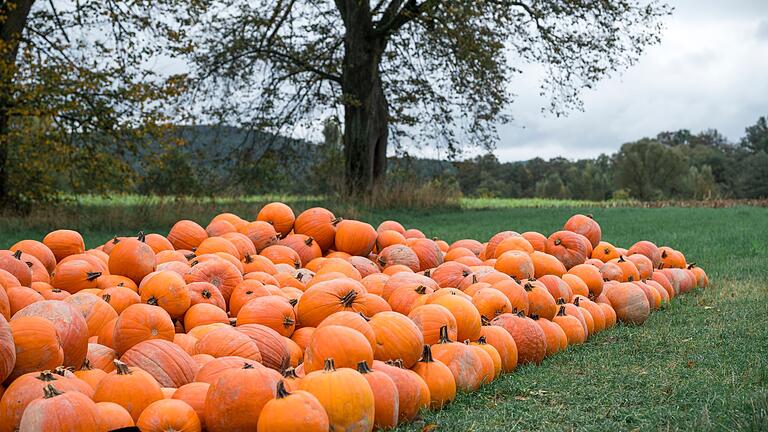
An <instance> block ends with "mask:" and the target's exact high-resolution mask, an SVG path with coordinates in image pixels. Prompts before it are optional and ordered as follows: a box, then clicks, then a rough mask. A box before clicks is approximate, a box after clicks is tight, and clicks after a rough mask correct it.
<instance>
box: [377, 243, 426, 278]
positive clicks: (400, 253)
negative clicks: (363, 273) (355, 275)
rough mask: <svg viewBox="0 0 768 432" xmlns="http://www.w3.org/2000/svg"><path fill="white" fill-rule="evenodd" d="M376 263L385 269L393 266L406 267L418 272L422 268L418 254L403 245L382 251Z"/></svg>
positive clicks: (396, 245) (388, 247) (389, 247)
mask: <svg viewBox="0 0 768 432" xmlns="http://www.w3.org/2000/svg"><path fill="white" fill-rule="evenodd" d="M376 262H377V263H378V264H379V265H380V266H381V267H382V268H385V269H386V268H387V267H390V266H393V265H404V266H406V267H408V268H410V269H411V270H413V271H414V272H416V271H419V269H420V268H421V267H420V264H419V257H418V255H416V252H414V251H413V249H411V248H409V247H408V246H405V245H402V244H395V245H391V246H387V247H385V248H384V249H382V250H381V251H380V252H379V254H378V257H377V258H376Z"/></svg>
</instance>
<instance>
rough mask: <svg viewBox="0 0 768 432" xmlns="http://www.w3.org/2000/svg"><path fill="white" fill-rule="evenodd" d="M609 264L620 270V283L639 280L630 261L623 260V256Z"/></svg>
mask: <svg viewBox="0 0 768 432" xmlns="http://www.w3.org/2000/svg"><path fill="white" fill-rule="evenodd" d="M610 262H611V263H614V264H616V265H617V266H618V267H619V268H620V269H621V275H622V276H621V279H620V282H634V281H639V280H640V272H639V271H638V269H637V267H636V266H635V264H634V263H633V262H632V261H628V260H625V259H624V255H622V256H620V257H618V258H616V259H614V260H611V261H610Z"/></svg>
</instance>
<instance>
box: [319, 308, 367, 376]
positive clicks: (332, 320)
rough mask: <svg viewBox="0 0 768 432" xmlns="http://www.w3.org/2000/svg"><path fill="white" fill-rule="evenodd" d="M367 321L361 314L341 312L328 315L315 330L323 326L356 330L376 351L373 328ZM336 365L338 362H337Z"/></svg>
mask: <svg viewBox="0 0 768 432" xmlns="http://www.w3.org/2000/svg"><path fill="white" fill-rule="evenodd" d="M368 321H369V319H368V318H366V317H365V316H364V315H363V314H362V313H354V312H349V311H341V312H336V313H335V314H333V315H330V316H329V317H328V318H326V319H324V320H323V321H322V322H321V323H320V325H318V326H317V328H323V327H325V326H329V325H337V326H342V327H349V328H351V329H353V330H357V331H358V332H360V334H362V335H363V336H365V338H366V339H367V340H368V343H370V345H371V349H374V350H375V349H376V333H375V332H374V331H373V328H372V327H371V325H370V324H369V323H368ZM337 364H339V363H338V360H337Z"/></svg>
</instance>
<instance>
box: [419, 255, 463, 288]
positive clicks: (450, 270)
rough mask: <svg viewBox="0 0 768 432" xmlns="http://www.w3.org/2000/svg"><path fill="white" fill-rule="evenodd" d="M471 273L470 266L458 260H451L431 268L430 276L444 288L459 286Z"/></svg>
mask: <svg viewBox="0 0 768 432" xmlns="http://www.w3.org/2000/svg"><path fill="white" fill-rule="evenodd" d="M471 274H472V270H471V269H470V268H469V266H467V265H464V264H462V263H460V262H457V261H450V262H446V263H442V264H440V265H439V266H437V268H435V269H433V270H431V271H430V272H429V277H430V278H432V279H433V280H434V281H435V282H437V285H438V286H440V287H442V288H458V287H459V285H460V284H461V282H462V281H463V280H464V278H466V277H467V276H469V275H471Z"/></svg>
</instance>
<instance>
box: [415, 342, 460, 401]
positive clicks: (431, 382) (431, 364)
mask: <svg viewBox="0 0 768 432" xmlns="http://www.w3.org/2000/svg"><path fill="white" fill-rule="evenodd" d="M413 371H414V372H416V373H417V374H418V375H419V376H420V377H421V378H422V379H423V380H424V382H425V383H426V384H427V386H428V387H429V395H430V402H429V406H430V408H432V409H442V408H443V407H444V406H445V405H447V404H448V403H450V402H451V401H453V400H454V399H455V398H456V380H455V379H454V378H453V372H451V369H450V368H448V366H446V365H445V364H443V362H441V361H439V360H435V359H434V358H432V349H431V348H430V346H429V345H424V349H423V351H422V354H421V359H420V360H419V362H418V363H416V365H414V366H413Z"/></svg>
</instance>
